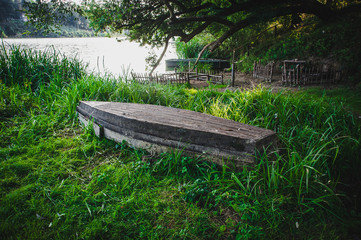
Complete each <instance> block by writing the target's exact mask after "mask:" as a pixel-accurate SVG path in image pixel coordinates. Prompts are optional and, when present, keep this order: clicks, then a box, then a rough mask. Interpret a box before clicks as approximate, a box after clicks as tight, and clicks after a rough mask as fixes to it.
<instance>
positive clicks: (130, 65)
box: [3, 37, 176, 76]
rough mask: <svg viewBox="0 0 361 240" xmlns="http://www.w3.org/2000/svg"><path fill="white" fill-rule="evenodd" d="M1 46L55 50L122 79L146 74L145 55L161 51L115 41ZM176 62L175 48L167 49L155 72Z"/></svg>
mask: <svg viewBox="0 0 361 240" xmlns="http://www.w3.org/2000/svg"><path fill="white" fill-rule="evenodd" d="M3 41H4V42H5V45H7V44H17V45H21V47H24V48H32V49H36V50H45V49H48V48H49V47H54V49H55V50H57V51H59V52H61V53H62V54H64V55H66V56H69V57H76V58H78V59H80V60H82V61H83V62H84V63H87V64H88V70H89V71H90V72H95V73H101V74H104V73H111V74H113V75H115V76H119V75H120V76H122V75H124V74H126V73H128V74H129V72H130V71H134V72H146V71H149V67H148V69H146V61H145V59H146V58H147V57H148V56H149V52H153V53H155V54H157V56H159V55H160V53H161V52H162V50H163V49H162V48H159V49H151V48H150V47H149V46H147V47H146V46H140V45H139V44H138V43H135V42H130V41H127V40H124V41H121V42H118V41H117V40H116V38H101V37H93V38H16V39H14V38H6V39H3ZM169 58H176V53H175V47H174V46H173V45H170V46H169V48H168V51H167V52H166V55H165V56H164V58H163V61H162V62H161V63H160V65H159V66H158V68H157V70H156V72H159V73H162V72H165V59H169Z"/></svg>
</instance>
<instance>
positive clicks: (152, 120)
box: [77, 101, 277, 167]
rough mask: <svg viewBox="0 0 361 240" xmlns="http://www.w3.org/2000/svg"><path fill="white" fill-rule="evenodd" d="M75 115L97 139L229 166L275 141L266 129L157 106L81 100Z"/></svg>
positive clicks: (251, 158)
mask: <svg viewBox="0 0 361 240" xmlns="http://www.w3.org/2000/svg"><path fill="white" fill-rule="evenodd" d="M77 112H78V116H79V119H80V121H81V122H83V123H84V124H89V123H90V122H93V127H94V130H95V133H96V134H97V135H98V136H100V137H105V138H108V139H112V140H115V141H117V142H122V141H123V140H125V141H127V142H128V143H129V144H130V145H132V146H134V147H138V148H142V149H146V150H148V151H150V152H164V151H170V150H172V149H175V148H177V149H181V150H183V151H184V152H187V153H195V154H197V155H202V156H204V157H205V158H207V159H209V160H211V161H214V162H216V163H218V164H221V165H222V164H227V165H232V166H234V167H239V166H242V165H244V164H253V163H254V161H255V158H254V156H255V153H256V151H264V148H268V147H269V146H273V147H274V146H275V144H276V139H277V136H276V134H275V132H273V131H271V130H267V129H263V128H259V127H255V126H250V125H246V124H242V123H239V122H235V121H232V120H227V119H223V118H220V117H215V116H211V115H208V114H204V113H198V112H193V111H189V110H183V109H176V108H171V107H164V106H157V105H148V104H135V103H121V102H98V101H80V103H79V106H78V107H77Z"/></svg>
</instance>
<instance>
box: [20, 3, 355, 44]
mask: <svg viewBox="0 0 361 240" xmlns="http://www.w3.org/2000/svg"><path fill="white" fill-rule="evenodd" d="M26 9H27V16H28V18H29V20H30V21H31V22H33V23H35V24H37V26H39V27H47V26H49V25H51V24H56V23H57V22H56V21H55V20H54V19H55V18H54V15H51V14H48V13H49V12H52V10H51V9H57V13H63V12H69V11H74V10H75V11H77V12H79V13H81V14H83V15H86V16H87V17H88V18H89V19H90V22H91V26H92V27H94V28H95V29H97V30H104V29H108V28H110V29H111V30H112V31H115V32H123V31H124V30H126V32H127V34H128V37H129V38H130V39H131V40H135V41H138V42H140V43H141V44H150V45H153V46H160V45H163V44H164V43H166V44H165V46H166V47H167V46H168V41H169V40H170V39H171V38H172V37H180V39H181V41H184V42H188V41H190V40H191V39H193V38H194V37H195V36H197V35H199V34H202V33H204V32H211V33H212V35H213V36H215V40H213V41H212V42H210V43H209V44H208V45H207V46H206V47H205V48H208V49H209V50H210V51H213V50H215V49H217V48H218V47H219V46H220V45H221V44H222V43H223V42H224V41H226V40H227V39H229V38H231V37H232V36H233V35H235V34H236V33H237V32H239V31H241V30H243V29H245V28H247V27H252V26H255V25H259V24H265V23H269V22H271V21H276V20H277V19H279V18H282V17H285V16H291V19H292V22H295V23H297V22H298V21H301V20H300V19H301V18H300V16H302V15H310V16H315V17H316V18H318V19H319V20H320V21H323V22H331V21H334V20H337V19H340V18H343V17H345V16H348V15H352V14H359V13H360V12H361V11H360V10H361V1H360V0H187V1H181V0H101V1H97V0H83V2H82V6H81V7H79V6H77V5H75V4H70V3H69V2H68V3H65V2H64V1H61V0H51V1H48V0H37V1H36V2H32V1H30V0H29V1H27V2H26ZM56 17H59V16H56Z"/></svg>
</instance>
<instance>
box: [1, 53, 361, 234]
mask: <svg viewBox="0 0 361 240" xmlns="http://www.w3.org/2000/svg"><path fill="white" fill-rule="evenodd" d="M0 59H1V60H0V81H1V83H0V138H1V139H2V141H1V142H0V236H2V239H25V238H26V239H50V238H52V239H64V238H69V239H82V238H85V239H127V238H130V239H136V238H151V239H158V238H166V239H172V238H173V239H180V238H183V239H207V238H236V239H272V238H273V239H292V238H296V239H297V238H300V239H309V238H313V239H345V238H351V237H352V236H355V235H358V234H360V232H359V231H360V229H361V228H360V216H361V215H360V197H361V196H360V195H359V192H357V189H358V186H359V184H360V180H361V179H360V175H359V172H360V169H361V163H360V161H359V160H360V157H361V146H360V141H361V129H360V122H359V121H358V119H357V116H356V117H355V116H354V114H353V113H352V112H350V111H348V110H347V108H346V110H345V101H344V100H343V99H340V98H336V99H335V98H333V97H329V96H327V95H324V96H321V97H317V98H316V97H310V94H309V93H297V94H294V93H291V92H281V93H272V91H271V90H268V89H262V88H258V89H255V90H253V91H235V92H230V91H226V92H217V91H214V90H213V89H212V88H210V89H204V90H195V89H189V88H187V87H186V86H178V87H177V86H163V85H140V84H137V83H128V84H126V83H124V82H122V81H119V80H120V79H113V78H107V79H101V78H99V77H97V76H89V75H85V74H84V69H83V67H81V64H79V62H78V61H76V60H73V59H67V58H61V57H59V55H57V54H55V55H54V54H53V53H51V52H48V53H37V52H34V51H27V50H19V49H18V48H16V47H13V48H12V49H11V52H9V53H5V51H4V49H2V51H1V58H0ZM23 63H26V64H23ZM23 67H25V68H26V69H22V68H23ZM29 81H31V84H29ZM355 94H357V93H355ZM312 95H313V94H312ZM79 100H101V101H122V102H136V103H149V104H159V105H165V106H172V107H177V108H184V109H191V110H194V111H199V112H206V113H210V114H213V115H216V116H220V117H224V118H228V119H233V120H235V121H239V122H242V123H247V124H251V125H255V126H260V127H264V128H268V129H272V130H275V131H276V132H277V134H278V136H279V140H280V142H279V151H277V152H272V153H270V154H268V155H265V154H261V153H260V154H258V155H257V164H256V165H255V166H254V167H248V168H244V169H242V170H239V171H234V170H232V169H228V168H227V167H224V166H223V167H220V166H216V165H214V164H212V163H209V162H206V161H202V158H201V157H199V158H197V159H194V158H190V157H188V156H186V155H183V154H182V152H181V151H174V152H173V153H162V154H159V155H151V154H149V153H147V152H145V151H143V150H141V149H134V148H132V147H130V146H128V145H127V144H126V143H125V142H123V143H121V144H119V143H115V142H112V141H109V140H106V139H99V138H97V137H96V136H95V135H94V133H93V131H92V129H91V128H85V129H82V128H81V127H80V126H79V125H78V121H77V116H76V113H75V109H76V106H77V104H78V101H79ZM346 104H347V101H346ZM357 231H358V232H357Z"/></svg>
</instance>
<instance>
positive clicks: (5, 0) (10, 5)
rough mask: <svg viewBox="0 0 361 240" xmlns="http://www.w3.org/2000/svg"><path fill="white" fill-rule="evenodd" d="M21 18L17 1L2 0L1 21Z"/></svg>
mask: <svg viewBox="0 0 361 240" xmlns="http://www.w3.org/2000/svg"><path fill="white" fill-rule="evenodd" d="M18 18H20V11H19V9H18V6H17V3H15V2H14V1H12V0H0V22H3V21H6V20H8V19H18Z"/></svg>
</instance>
